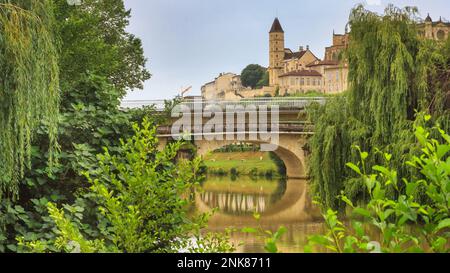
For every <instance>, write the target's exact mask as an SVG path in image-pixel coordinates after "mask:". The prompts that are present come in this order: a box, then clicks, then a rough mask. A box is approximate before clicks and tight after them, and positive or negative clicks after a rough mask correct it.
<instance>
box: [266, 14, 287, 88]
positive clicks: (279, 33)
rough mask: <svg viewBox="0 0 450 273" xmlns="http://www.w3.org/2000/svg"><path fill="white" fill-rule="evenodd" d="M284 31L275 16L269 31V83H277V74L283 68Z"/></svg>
mask: <svg viewBox="0 0 450 273" xmlns="http://www.w3.org/2000/svg"><path fill="white" fill-rule="evenodd" d="M283 60H284V31H283V28H282V27H281V24H280V21H279V20H278V18H275V20H274V21H273V24H272V28H271V29H270V31H269V84H270V86H275V85H278V84H279V82H278V76H279V74H280V73H281V71H282V69H283V66H282V64H283Z"/></svg>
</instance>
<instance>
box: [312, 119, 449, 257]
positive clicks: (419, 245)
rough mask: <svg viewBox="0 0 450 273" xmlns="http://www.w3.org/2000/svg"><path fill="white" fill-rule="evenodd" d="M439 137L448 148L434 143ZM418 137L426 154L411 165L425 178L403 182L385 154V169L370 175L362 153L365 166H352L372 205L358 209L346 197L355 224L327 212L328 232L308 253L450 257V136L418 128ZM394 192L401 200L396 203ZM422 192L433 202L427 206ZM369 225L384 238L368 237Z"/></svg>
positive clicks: (376, 168)
mask: <svg viewBox="0 0 450 273" xmlns="http://www.w3.org/2000/svg"><path fill="white" fill-rule="evenodd" d="M429 118H431V117H430V116H426V117H425V120H427V119H429ZM433 133H436V135H439V136H440V139H442V142H441V141H438V140H437V139H434V138H433V137H431V136H432V135H434V134H433ZM415 137H416V139H417V141H418V142H419V145H420V147H421V148H422V152H421V154H420V155H418V156H411V157H410V158H409V159H408V161H407V162H406V163H407V165H408V167H409V168H413V169H415V170H417V172H418V173H420V174H421V176H414V177H400V176H399V175H398V171H397V170H395V169H392V168H390V162H391V160H392V155H391V154H388V153H384V154H382V157H383V159H384V161H385V162H384V164H383V165H375V166H373V167H372V170H370V169H368V166H366V160H367V158H368V156H369V154H368V153H367V152H363V151H361V149H360V148H359V147H357V150H358V153H359V156H360V162H359V163H358V164H357V165H356V164H353V163H347V166H348V167H349V169H351V170H352V171H353V172H355V173H356V174H357V175H358V176H360V177H361V178H362V180H363V181H364V188H365V191H366V192H367V195H368V197H369V198H368V203H367V204H366V205H364V206H357V205H355V204H354V203H353V202H352V201H351V200H350V199H349V198H348V197H347V196H346V195H345V194H343V195H341V196H339V198H340V199H341V200H342V201H343V202H344V203H346V204H347V205H348V206H349V207H350V208H351V211H352V214H353V216H355V217H354V218H353V221H352V222H351V224H348V225H344V224H343V222H342V221H341V220H339V217H338V213H337V211H333V210H331V209H326V213H325V214H324V219H325V223H326V227H327V232H326V234H325V235H314V236H311V237H310V238H309V242H310V244H309V246H308V247H307V250H308V251H312V250H313V247H314V246H316V245H319V246H322V247H325V248H327V249H329V250H331V251H334V252H373V251H375V252H396V253H399V252H449V251H450V249H449V242H450V218H449V216H450V215H449V212H450V210H449V206H450V191H449V190H450V156H449V154H450V153H449V152H450V136H449V135H448V134H447V133H445V132H444V131H443V130H442V129H441V128H439V127H435V128H433V129H431V130H430V129H428V128H426V127H422V126H417V127H416V129H415ZM390 191H394V192H395V193H396V194H395V195H393V196H391V197H390V196H389V195H388V192H390ZM420 191H423V192H425V194H426V196H427V200H426V201H425V202H424V200H423V198H420ZM361 220H362V221H361ZM364 223H366V226H368V227H370V228H371V230H372V231H376V232H375V234H380V236H379V237H373V235H371V234H370V233H368V232H366V228H367V227H366V228H365V224H364Z"/></svg>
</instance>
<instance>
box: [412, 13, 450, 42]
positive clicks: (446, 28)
mask: <svg viewBox="0 0 450 273" xmlns="http://www.w3.org/2000/svg"><path fill="white" fill-rule="evenodd" d="M418 28H419V35H420V36H422V37H424V38H427V39H433V40H436V41H445V40H446V39H448V35H449V33H450V23H449V22H444V21H443V20H442V18H439V21H435V22H433V20H432V19H431V17H430V14H428V16H427V17H426V18H425V21H424V22H423V23H419V24H418Z"/></svg>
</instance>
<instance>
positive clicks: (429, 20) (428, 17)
mask: <svg viewBox="0 0 450 273" xmlns="http://www.w3.org/2000/svg"><path fill="white" fill-rule="evenodd" d="M425 22H432V20H431V17H430V14H429V13H428V15H427V18H425Z"/></svg>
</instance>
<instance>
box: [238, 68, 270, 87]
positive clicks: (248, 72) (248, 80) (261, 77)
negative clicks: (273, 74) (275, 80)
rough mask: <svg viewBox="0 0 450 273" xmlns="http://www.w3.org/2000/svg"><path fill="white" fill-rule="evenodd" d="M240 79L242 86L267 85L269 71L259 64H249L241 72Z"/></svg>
mask: <svg viewBox="0 0 450 273" xmlns="http://www.w3.org/2000/svg"><path fill="white" fill-rule="evenodd" d="M241 81H242V85H243V86H246V87H251V88H252V89H254V88H261V87H263V86H268V85H269V73H268V72H267V69H266V68H264V67H262V66H260V65H259V64H249V65H247V66H246V67H245V68H244V70H242V72H241Z"/></svg>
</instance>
